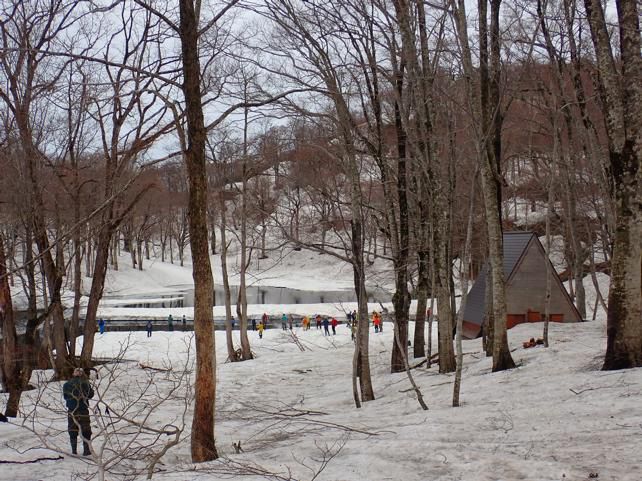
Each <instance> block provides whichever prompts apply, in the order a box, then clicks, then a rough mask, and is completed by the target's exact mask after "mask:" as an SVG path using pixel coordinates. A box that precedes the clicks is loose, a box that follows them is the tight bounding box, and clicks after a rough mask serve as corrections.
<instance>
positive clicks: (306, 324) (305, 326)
mask: <svg viewBox="0 0 642 481" xmlns="http://www.w3.org/2000/svg"><path fill="white" fill-rule="evenodd" d="M301 324H302V325H303V330H304V331H307V330H308V329H310V319H309V318H308V316H303V320H302V321H301Z"/></svg>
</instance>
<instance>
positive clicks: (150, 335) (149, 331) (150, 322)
mask: <svg viewBox="0 0 642 481" xmlns="http://www.w3.org/2000/svg"><path fill="white" fill-rule="evenodd" d="M146 327H147V337H152V327H153V325H152V320H151V319H150V320H148V321H147V326H146Z"/></svg>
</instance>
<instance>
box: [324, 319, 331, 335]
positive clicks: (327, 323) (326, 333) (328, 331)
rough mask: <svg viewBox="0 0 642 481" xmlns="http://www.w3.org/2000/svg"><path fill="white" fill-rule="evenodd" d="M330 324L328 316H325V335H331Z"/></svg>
mask: <svg viewBox="0 0 642 481" xmlns="http://www.w3.org/2000/svg"><path fill="white" fill-rule="evenodd" d="M329 326H330V322H329V321H328V318H327V317H324V318H323V335H324V336H329V335H330V330H329V329H328V327H329Z"/></svg>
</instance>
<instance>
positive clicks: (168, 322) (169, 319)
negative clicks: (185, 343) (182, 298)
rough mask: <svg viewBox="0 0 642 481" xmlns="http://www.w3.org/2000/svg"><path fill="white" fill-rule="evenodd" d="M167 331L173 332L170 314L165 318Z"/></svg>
mask: <svg viewBox="0 0 642 481" xmlns="http://www.w3.org/2000/svg"><path fill="white" fill-rule="evenodd" d="M167 330H168V331H173V330H174V318H173V317H172V315H171V314H170V315H169V317H168V318H167Z"/></svg>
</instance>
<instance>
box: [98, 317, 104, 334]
mask: <svg viewBox="0 0 642 481" xmlns="http://www.w3.org/2000/svg"><path fill="white" fill-rule="evenodd" d="M98 330H99V331H100V333H101V334H105V320H104V319H100V320H99V321H98Z"/></svg>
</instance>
